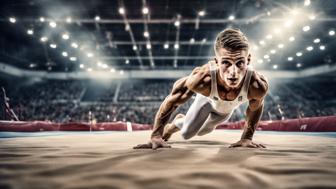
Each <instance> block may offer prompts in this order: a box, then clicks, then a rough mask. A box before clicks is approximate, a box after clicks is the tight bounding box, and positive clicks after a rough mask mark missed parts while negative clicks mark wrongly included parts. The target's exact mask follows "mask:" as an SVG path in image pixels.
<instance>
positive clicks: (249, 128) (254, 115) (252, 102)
mask: <svg viewBox="0 0 336 189" xmlns="http://www.w3.org/2000/svg"><path fill="white" fill-rule="evenodd" d="M250 85H251V86H250V87H249V88H250V89H249V95H248V96H249V106H248V107H247V110H246V122H245V127H244V132H243V134H242V137H241V139H249V140H252V138H253V134H254V131H255V130H256V128H257V126H258V123H259V120H260V118H261V115H262V112H263V108H264V97H265V96H266V94H267V90H268V83H267V81H266V79H265V78H264V77H263V76H262V75H259V74H257V73H254V74H253V78H252V82H251V84H250Z"/></svg>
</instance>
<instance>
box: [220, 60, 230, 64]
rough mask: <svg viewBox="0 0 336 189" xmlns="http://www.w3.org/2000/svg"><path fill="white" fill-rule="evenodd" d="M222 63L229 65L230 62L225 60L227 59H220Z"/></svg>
mask: <svg viewBox="0 0 336 189" xmlns="http://www.w3.org/2000/svg"><path fill="white" fill-rule="evenodd" d="M222 64H224V65H230V62H229V61H227V60H224V61H222Z"/></svg>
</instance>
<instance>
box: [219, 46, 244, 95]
mask: <svg viewBox="0 0 336 189" xmlns="http://www.w3.org/2000/svg"><path fill="white" fill-rule="evenodd" d="M250 58H251V55H250V54H249V53H248V51H247V50H238V51H229V50H226V49H225V48H221V49H219V50H217V51H216V58H215V60H216V63H217V66H218V68H219V76H220V79H221V80H222V82H224V85H226V86H227V87H229V88H233V89H234V88H238V87H239V86H240V85H239V84H240V83H241V82H242V80H243V78H244V76H245V73H246V71H247V66H248V65H249V63H250Z"/></svg>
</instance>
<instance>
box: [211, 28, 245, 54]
mask: <svg viewBox="0 0 336 189" xmlns="http://www.w3.org/2000/svg"><path fill="white" fill-rule="evenodd" d="M214 48H215V52H217V51H218V50H219V49H221V48H224V49H227V50H229V51H237V50H248V49H249V44H248V40H247V37H246V36H245V35H244V33H243V32H241V31H240V30H239V29H234V28H228V29H225V30H223V31H221V32H219V34H218V35H217V37H216V41H215V47H214Z"/></svg>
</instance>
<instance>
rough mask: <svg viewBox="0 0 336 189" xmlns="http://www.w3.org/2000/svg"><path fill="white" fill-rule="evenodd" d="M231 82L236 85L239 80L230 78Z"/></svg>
mask: <svg viewBox="0 0 336 189" xmlns="http://www.w3.org/2000/svg"><path fill="white" fill-rule="evenodd" d="M228 80H229V81H231V82H232V83H235V82H237V81H238V78H228Z"/></svg>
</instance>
